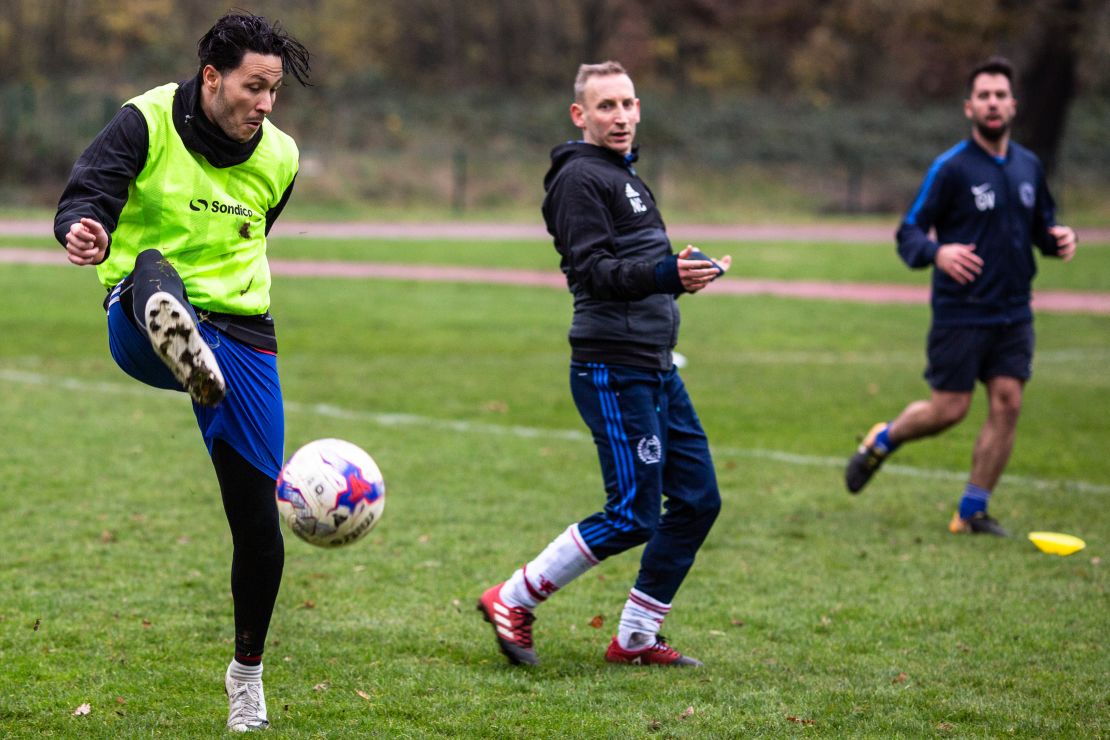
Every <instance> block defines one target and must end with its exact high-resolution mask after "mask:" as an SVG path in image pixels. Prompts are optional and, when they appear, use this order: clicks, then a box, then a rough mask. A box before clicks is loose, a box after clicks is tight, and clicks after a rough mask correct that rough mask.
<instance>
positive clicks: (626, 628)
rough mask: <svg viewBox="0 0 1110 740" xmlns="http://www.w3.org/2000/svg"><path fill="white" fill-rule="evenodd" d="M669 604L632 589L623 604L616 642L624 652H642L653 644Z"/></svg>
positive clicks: (669, 608)
mask: <svg viewBox="0 0 1110 740" xmlns="http://www.w3.org/2000/svg"><path fill="white" fill-rule="evenodd" d="M670 610H671V605H670V604H664V603H663V602H661V601H656V600H655V599H653V598H651V597H650V596H648V595H647V594H645V593H644V592H642V591H637V590H636V589H632V590H631V591H629V592H628V601H626V602H624V611H622V612H621V623H620V627H619V628H618V630H617V642H618V643H619V644H620V646H621V647H622V648H624V649H625V650H642V649H643V648H646V647H651V646H652V645H654V644H655V636H656V635H658V634H659V628H660V627H662V626H663V620H664V619H665V618H666V616H667V612H669V611H670Z"/></svg>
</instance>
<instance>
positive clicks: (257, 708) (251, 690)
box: [224, 666, 270, 732]
mask: <svg viewBox="0 0 1110 740" xmlns="http://www.w3.org/2000/svg"><path fill="white" fill-rule="evenodd" d="M224 691H226V692H227V703H228V711H227V729H229V730H231V731H232V732H250V731H251V730H265V729H266V728H267V727H269V726H270V720H269V719H267V717H266V694H265V692H263V691H262V680H261V679H259V680H257V681H236V680H235V679H234V678H232V677H231V666H228V667H227V673H226V674H224Z"/></svg>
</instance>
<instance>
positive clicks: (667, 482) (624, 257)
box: [478, 62, 731, 666]
mask: <svg viewBox="0 0 1110 740" xmlns="http://www.w3.org/2000/svg"><path fill="white" fill-rule="evenodd" d="M570 117H571V120H572V121H573V123H574V125H575V126H577V127H578V128H580V129H581V130H582V133H583V141H577V142H570V143H567V144H563V145H560V146H557V147H555V149H554V150H553V151H552V153H551V160H552V164H551V169H550V171H549V172H548V173H547V177H546V178H545V180H544V186H545V188H546V190H547V197H546V199H545V200H544V203H543V214H544V220H545V221H546V223H547V230H548V231H549V232H550V233H551V235H552V236H553V237H554V241H555V248H556V249H557V250H558V252H559V254H560V256H561V258H562V260H561V267H562V270H563V273H564V274H565V275H566V278H567V286H568V287H569V288H570V291H571V293H572V294H573V295H574V318H573V321H572V323H571V328H570V345H571V363H570V387H571V393H572V395H573V397H574V402H575V404H576V405H577V407H578V411H579V413H580V414H581V415H582V419H583V420H584V421H585V422H586V425H587V426H588V427H589V428H590V431H591V433H592V434H593V439H594V442H595V443H596V445H597V452H598V456H599V458H600V460H601V470H602V475H603V478H604V482H605V490H606V502H605V508H604V509H603V510H602V511H600V512H598V513H596V514H594V515H592V516H589V517H587V518H585V519H583V520H582V521H580V522H578V523H577V524H572V525H570V526H569V527H568V528H567V529H566V530H565V531H564V532H563V533H562V534H560V535H559V536H558V537H556V538H555V539H554V540H553V541H552V542H551V544H549V545H548V546H547V547H546V548H545V549H544V550H543V552H541V553H540V554H539V555H537V556H536V557H535V559H533V560H531V561H530V562H528V563H527V564H526V565H524V566H523V567H522V568H520V569H519V570H517V571H516V572H515V573H513V574H512V576H511V577H510V578H509V579H508V580H507V581H505V582H503V583H499V584H497V585H496V586H493V587H491V588H489V589H488V590H487V591H486V592H485V593H484V594H482V597H481V599H480V600H479V602H478V609H479V610H480V611H481V612H482V614H483V615H484V617H485V619H486V620H487V621H488V622H490V623H491V624H492V625H493V630H494V635H495V637H496V638H497V642H498V645H499V646H500V647H501V652H503V653H504V654H505V657H507V658H508V659H509V661H510V662H511V663H514V664H520V663H524V664H536V663H538V662H539V661H538V658H537V657H536V651H535V648H534V646H533V643H532V622H533V620H534V618H535V617H534V610H535V608H536V607H537V606H538V605H539V604H540V603H542V602H544V601H546V600H547V599H548V598H549V597H550V596H551V595H552V594H553V593H555V591H557V590H559V589H560V588H562V587H563V586H566V585H567V584H568V583H570V582H571V581H572V580H574V579H575V578H577V577H578V576H580V575H582V574H583V573H585V572H586V571H587V570H589V569H590V568H592V567H593V566H595V565H597V564H598V563H599V562H601V561H602V560H604V559H605V558H607V557H609V556H611V555H616V554H617V553H620V552H624V551H625V550H628V549H630V548H632V547H636V546H637V545H642V544H645V543H646V546H645V547H644V552H643V556H642V558H641V562H640V573H639V576H638V577H637V579H636V584H635V586H634V587H633V588H632V590H631V592H630V593H629V595H628V600H627V601H626V602H625V605H624V611H623V612H622V614H621V620H620V627H619V630H618V633H617V635H616V636H615V637H614V638H613V639H612V642H611V643H610V644H609V648H608V650H607V651H606V653H605V659H606V660H608V661H610V662H612V663H636V664H655V665H671V666H700V665H701V662H700V661H698V660H696V659H694V658H691V657H689V656H686V655H683V654H682V653H680V652H678V651H677V650H675V649H674V648H672V647H671V646H670V645H668V644H667V641H666V640H665V639H664V638H663V637H662V636H661V635H660V634H659V628H660V626H661V625H662V623H663V619H664V618H665V617H666V616H667V613H668V612H669V611H670V610H671V601H672V600H673V599H674V596H675V594H676V593H677V592H678V588H679V586H680V585H681V584H682V581H683V579H684V578H685V577H686V573H687V572H688V571H689V570H690V566H691V565H693V563H694V556H695V555H696V554H697V551H698V548H699V547H700V546H701V544H702V542H703V541H704V540H705V537H706V535H707V534H708V533H709V529H710V527H711V526H712V525H713V522H714V520H715V519H716V518H717V513H718V511H719V510H720V507H721V497H720V494H719V492H718V490H717V479H716V474H715V472H714V470H713V461H712V459H711V457H710V454H709V445H708V442H707V440H706V436H705V432H704V431H702V427H701V422H699V421H698V417H697V414H696V413H695V412H694V407H693V405H692V404H691V402H690V398H689V396H688V395H687V393H686V388H685V386H684V385H683V383H682V379H681V378H680V377H679V375H678V370H677V369H676V368H675V366H674V363H673V361H672V351H673V349H674V346H675V342H676V340H677V338H678V325H679V312H678V302H677V298H678V296H680V295H682V294H684V293H696V292H698V291H699V290H701V289H703V288H705V287H706V286H707V285H709V284H710V283H711V282H712V281H713V280H714V279H716V278H717V277H719V276H720V275H722V274H723V273H724V272H725V271H726V270H728V267H729V264H730V262H731V259H730V258H729V257H723V258H721V259H719V260H716V261H713V260H711V259H709V258H708V257H705V256H704V255H702V254H701V253H700V252H696V251H695V250H694V248H693V247H686V248H685V249H683V250H682V251H681V252H679V253H678V254H677V255H676V254H674V253H673V252H672V249H671V243H670V240H669V239H668V238H667V233H666V230H665V227H664V225H663V219H662V217H661V216H660V214H659V210H658V208H656V205H655V201H654V198H653V196H652V193H651V191H650V190H649V189H648V187H647V186H646V185H645V184H644V183H643V181H642V180H640V178H639V177H638V176H637V174H636V170H635V168H634V167H633V162H635V161H636V156H637V155H636V148H635V147H634V146H633V142H634V141H635V138H636V124H637V123H639V121H640V101H639V100H638V99H637V98H636V93H635V90H634V89H633V85H632V80H631V79H630V78H629V76H628V74H627V73H626V72H625V70H624V69H623V67H621V65H620V64H618V63H616V62H605V63H603V64H589V65H582V66H581V67H580V68H579V70H578V77H577V79H576V80H575V83H574V102H573V103H572V104H571V106H570ZM664 498H665V501H666V503H665V504H664V503H663V502H664ZM661 507H662V508H663V513H662V515H660V510H661Z"/></svg>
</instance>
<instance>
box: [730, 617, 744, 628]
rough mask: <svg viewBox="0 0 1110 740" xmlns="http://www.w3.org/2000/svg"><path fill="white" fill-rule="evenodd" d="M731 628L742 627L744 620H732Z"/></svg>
mask: <svg viewBox="0 0 1110 740" xmlns="http://www.w3.org/2000/svg"><path fill="white" fill-rule="evenodd" d="M732 626H733V627H743V626H744V620H743V619H734V620H732Z"/></svg>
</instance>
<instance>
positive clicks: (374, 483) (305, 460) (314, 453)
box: [276, 439, 385, 547]
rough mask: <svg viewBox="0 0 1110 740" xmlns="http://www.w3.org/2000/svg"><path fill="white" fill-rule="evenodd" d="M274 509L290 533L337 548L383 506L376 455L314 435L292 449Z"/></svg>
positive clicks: (373, 519) (365, 526)
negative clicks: (305, 442)
mask: <svg viewBox="0 0 1110 740" xmlns="http://www.w3.org/2000/svg"><path fill="white" fill-rule="evenodd" d="M276 495H277V505H278V513H279V514H280V515H281V518H282V519H284V520H285V523H286V524H288V525H289V528H290V529H291V530H293V534H295V535H297V536H298V537H300V538H301V539H302V540H304V541H305V542H308V543H310V544H313V545H316V546H318V547H339V546H340V545H347V544H350V543H351V542H354V541H355V540H357V539H359V538H361V537H363V536H364V535H365V534H366V533H367V532H369V531H370V530H371V529H373V528H374V525H376V524H377V523H378V520H379V519H381V517H382V510H383V509H384V508H385V481H384V480H382V474H381V471H380V470H378V465H377V463H375V462H374V458H372V457H370V455H368V454H366V452H364V451H363V450H362V449H361V448H359V447H358V446H356V445H353V444H351V443H350V442H344V441H343V440H341V439H318V440H316V441H315V442H309V443H308V444H306V445H305V446H304V447H302V448H300V449H299V450H297V451H296V452H294V453H293V456H292V457H291V458H289V462H287V463H285V466H284V467H283V468H282V469H281V475H280V476H278V480H277V491H276Z"/></svg>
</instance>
